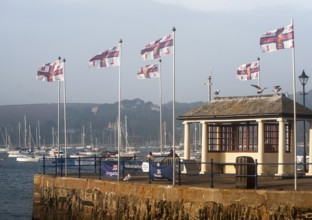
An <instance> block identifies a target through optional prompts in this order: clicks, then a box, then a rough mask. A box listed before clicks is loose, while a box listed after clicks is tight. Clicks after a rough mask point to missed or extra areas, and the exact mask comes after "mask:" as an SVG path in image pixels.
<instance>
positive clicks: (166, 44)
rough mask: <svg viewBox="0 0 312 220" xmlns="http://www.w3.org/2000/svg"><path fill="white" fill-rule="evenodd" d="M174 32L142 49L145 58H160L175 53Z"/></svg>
mask: <svg viewBox="0 0 312 220" xmlns="http://www.w3.org/2000/svg"><path fill="white" fill-rule="evenodd" d="M173 46H174V45H173V34H169V35H167V36H165V37H163V38H160V39H158V40H156V41H153V42H151V43H149V44H147V45H146V46H145V48H144V49H143V50H141V55H142V57H143V60H150V59H158V58H160V57H162V56H166V55H170V54H173Z"/></svg>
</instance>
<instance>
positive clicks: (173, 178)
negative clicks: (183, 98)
mask: <svg viewBox="0 0 312 220" xmlns="http://www.w3.org/2000/svg"><path fill="white" fill-rule="evenodd" d="M172 31H173V74H172V75H173V81H172V83H173V86H172V87H173V100H172V149H173V151H172V153H173V161H172V166H173V174H172V185H173V186H174V185H175V159H176V158H175V31H176V28H175V27H173V28H172Z"/></svg>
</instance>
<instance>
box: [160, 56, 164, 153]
mask: <svg viewBox="0 0 312 220" xmlns="http://www.w3.org/2000/svg"><path fill="white" fill-rule="evenodd" d="M159 99H160V100H159V103H160V104H159V142H160V143H159V146H160V152H163V132H162V82H161V59H159Z"/></svg>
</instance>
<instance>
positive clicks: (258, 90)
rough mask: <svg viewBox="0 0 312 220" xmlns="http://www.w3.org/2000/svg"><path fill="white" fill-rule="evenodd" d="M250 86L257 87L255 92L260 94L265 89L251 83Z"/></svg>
mask: <svg viewBox="0 0 312 220" xmlns="http://www.w3.org/2000/svg"><path fill="white" fill-rule="evenodd" d="M251 86H253V87H255V88H257V93H258V94H261V93H262V92H263V91H264V90H265V89H266V87H260V86H257V85H251Z"/></svg>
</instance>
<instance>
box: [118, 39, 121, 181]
mask: <svg viewBox="0 0 312 220" xmlns="http://www.w3.org/2000/svg"><path fill="white" fill-rule="evenodd" d="M121 44H122V40H121V39H120V41H119V52H120V54H119V74H118V78H119V80H118V81H119V83H118V85H119V86H118V87H119V96H118V100H119V101H118V145H117V146H118V177H117V180H118V181H119V180H120V145H121V123H120V109H121V103H120V102H121V83H120V76H121Z"/></svg>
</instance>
